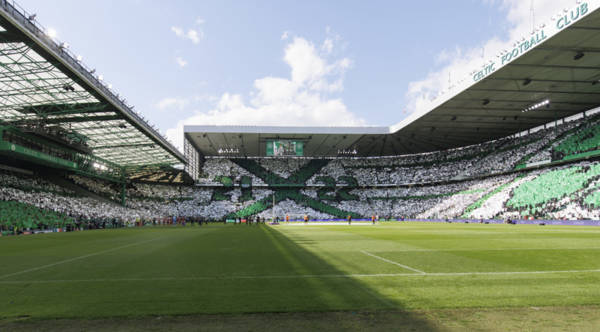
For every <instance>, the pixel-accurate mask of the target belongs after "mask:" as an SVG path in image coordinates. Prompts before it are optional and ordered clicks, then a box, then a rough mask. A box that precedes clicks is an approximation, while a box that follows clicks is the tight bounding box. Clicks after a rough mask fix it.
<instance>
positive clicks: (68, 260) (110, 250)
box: [0, 237, 160, 279]
mask: <svg viewBox="0 0 600 332" xmlns="http://www.w3.org/2000/svg"><path fill="white" fill-rule="evenodd" d="M158 239H160V237H158V238H154V239H151V240H145V241H140V242H134V243H130V244H126V245H124V246H120V247H116V248H111V249H107V250H103V251H98V252H95V253H92V254H87V255H83V256H77V257H73V258H69V259H65V260H62V261H59V262H55V263H51V264H46V265H42V266H38V267H34V268H31V269H27V270H23V271H19V272H13V273H9V274H5V275H3V276H0V279H4V278H8V277H12V276H16V275H19V274H23V273H28V272H33V271H38V270H42V269H46V268H49V267H53V266H56V265H60V264H65V263H69V262H73V261H76V260H80V259H84V258H88V257H93V256H98V255H102V254H106V253H108V252H112V251H117V250H120V249H124V248H128V247H132V246H136V245H139V244H144V243H148V242H152V241H156V240H158Z"/></svg>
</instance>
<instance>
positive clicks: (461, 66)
mask: <svg viewBox="0 0 600 332" xmlns="http://www.w3.org/2000/svg"><path fill="white" fill-rule="evenodd" d="M484 2H487V3H490V4H494V3H498V4H499V5H500V7H501V8H502V9H503V10H505V11H506V20H507V21H508V23H509V24H510V27H509V30H508V35H507V37H508V38H507V39H500V38H498V37H497V36H494V37H492V38H491V39H489V40H488V41H486V42H485V43H483V44H480V45H477V46H474V47H472V48H467V49H465V48H462V47H458V46H457V47H455V48H454V49H453V50H442V51H441V52H440V53H439V54H438V55H437V57H436V59H435V61H436V65H437V66H441V68H437V69H435V70H432V71H431V72H430V73H429V74H428V75H427V77H425V78H424V79H422V80H419V81H414V82H411V83H409V86H408V90H407V92H406V96H407V101H408V105H407V109H406V112H407V113H412V112H414V111H421V110H424V109H426V108H427V107H429V104H430V102H431V100H432V99H434V98H435V97H436V96H437V95H438V94H439V93H440V92H442V91H447V90H449V88H450V86H451V85H453V84H456V83H457V82H458V81H459V80H462V79H468V78H469V77H470V76H471V75H470V72H471V71H472V70H473V69H475V68H480V67H481V66H482V65H483V64H484V61H485V60H490V59H491V58H492V56H494V55H496V54H498V53H499V52H500V51H502V50H504V49H507V48H510V47H511V45H512V43H513V42H514V41H515V40H516V39H517V38H520V37H522V36H527V35H528V34H529V33H530V32H531V30H532V27H537V26H539V25H540V24H541V23H544V22H548V21H550V18H551V16H552V15H555V14H556V13H558V11H559V10H560V9H562V8H563V7H564V6H565V1H564V0H536V1H535V2H534V13H535V16H534V17H535V20H532V16H531V2H530V1H523V0H496V1H494V0H484ZM572 5H575V1H573V2H572ZM482 55H483V57H482Z"/></svg>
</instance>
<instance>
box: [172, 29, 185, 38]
mask: <svg viewBox="0 0 600 332" xmlns="http://www.w3.org/2000/svg"><path fill="white" fill-rule="evenodd" d="M171 31H173V32H174V33H175V35H176V36H177V37H183V29H182V28H180V27H171Z"/></svg>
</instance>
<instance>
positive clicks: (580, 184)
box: [0, 116, 600, 225]
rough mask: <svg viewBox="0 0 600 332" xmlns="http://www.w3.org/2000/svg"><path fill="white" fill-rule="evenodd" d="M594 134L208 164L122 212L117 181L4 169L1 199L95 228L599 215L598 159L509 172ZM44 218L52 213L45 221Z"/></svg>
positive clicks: (144, 193)
mask: <svg viewBox="0 0 600 332" xmlns="http://www.w3.org/2000/svg"><path fill="white" fill-rule="evenodd" d="M598 126H600V118H599V117H598V116H595V117H593V118H588V119H579V120H576V121H571V122H567V123H564V124H561V125H560V126H558V127H556V128H554V127H552V128H546V129H542V130H538V131H536V132H534V133H531V134H529V135H522V136H515V137H510V138H504V139H500V140H496V141H492V142H486V143H483V144H479V145H474V146H468V147H463V148H459V149H452V150H447V151H439V152H433V153H423V154H416V155H405V156H393V157H377V158H355V157H344V158H329V159H310V158H297V157H289V158H248V159H243V160H241V159H238V160H231V159H227V158H207V159H206V161H205V162H204V165H203V168H202V177H201V179H200V181H199V182H198V183H196V184H195V185H166V184H150V183H127V185H126V197H127V200H126V205H125V206H122V205H120V204H119V203H120V202H121V199H120V198H121V185H119V184H114V183H111V182H108V181H104V180H100V179H96V178H89V177H84V176H81V175H68V176H67V179H68V180H69V181H71V182H72V183H73V184H74V185H75V186H78V187H80V188H83V189H84V190H86V191H88V192H90V193H93V194H96V195H98V196H102V197H103V198H105V199H104V200H100V199H94V198H91V197H86V195H81V194H80V193H77V194H76V193H75V192H74V191H73V190H71V189H67V188H64V187H62V186H60V185H57V184H54V183H52V182H49V181H47V180H44V179H43V177H41V176H34V175H26V174H21V173H14V172H9V171H0V201H4V202H18V203H19V204H21V203H22V204H26V205H27V206H32V207H35V209H38V210H39V211H42V212H39V213H38V212H36V213H37V214H35V216H38V218H40V220H55V219H56V218H54V217H52V216H56V215H58V216H65V218H70V219H69V220H73V222H74V223H82V222H83V223H88V224H89V223H93V224H95V225H97V224H98V223H103V224H106V223H109V224H112V225H114V224H120V225H122V224H127V223H137V222H139V221H140V220H142V221H143V220H150V221H156V220H163V219H166V218H173V217H185V218H205V219H206V220H222V219H224V218H231V217H245V216H250V215H252V216H260V217H261V218H267V219H268V218H271V217H272V216H274V215H275V216H277V217H279V218H284V217H285V216H289V217H291V218H292V219H300V218H302V217H303V216H304V215H309V216H310V217H311V218H314V219H330V218H340V217H344V214H352V215H360V216H371V215H378V216H382V217H390V218H391V217H394V218H401V217H404V218H424V219H429V218H436V219H437V218H461V217H462V218H474V219H487V218H500V219H516V218H525V217H527V218H530V217H533V218H557V219H564V218H568V219H586V218H588V219H590V218H592V219H594V218H595V219H600V214H599V211H600V194H598V192H599V191H600V166H599V165H600V164H599V163H598V162H579V163H577V164H570V165H562V166H556V167H553V168H548V169H541V170H533V171H527V172H526V173H521V174H518V173H507V172H508V171H511V170H514V169H515V168H518V166H519V165H523V164H525V163H535V162H539V161H549V159H550V158H551V157H552V155H553V153H554V152H555V151H556V150H561V151H566V152H569V153H571V152H572V153H580V152H585V151H589V150H590V149H592V150H593V149H596V148H597V146H598V141H599V138H598V136H599V135H600V130H598V129H597V127H598ZM248 179H249V181H248ZM286 181H288V182H289V183H287V182H286ZM286 185H289V188H287V189H285V187H286ZM282 187H283V188H284V189H280V188H282ZM290 188H291V189H290ZM92 196H93V195H92ZM273 199H276V200H277V204H276V206H275V207H274V208H273V207H272V202H273ZM15 204H16V203H15ZM15 204H13V203H10V204H8V205H5V207H6V209H9V208H10V209H9V210H10V211H11V212H10V213H11V218H12V219H14V218H15V213H14V211H16V210H18V208H15V206H22V205H18V204H17V205H15ZM23 206H24V205H23ZM15 209H16V210H15ZM9 210H6V211H9ZM38 210H36V211H38ZM43 211H46V212H47V213H49V214H48V216H51V217H48V218H46V217H44V216H45V214H44V213H46V212H43ZM240 211H241V212H240ZM7 213H8V212H7ZM26 216H31V214H27V215H26ZM0 217H2V216H0ZM53 218H54V219H53ZM12 219H11V220H12ZM65 220H66V219H65ZM2 222H3V220H1V219H0V225H3V224H2Z"/></svg>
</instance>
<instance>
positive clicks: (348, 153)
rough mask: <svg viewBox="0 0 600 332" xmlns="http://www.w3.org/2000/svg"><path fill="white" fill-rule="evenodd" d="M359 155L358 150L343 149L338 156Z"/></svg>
mask: <svg viewBox="0 0 600 332" xmlns="http://www.w3.org/2000/svg"><path fill="white" fill-rule="evenodd" d="M357 154H358V150H357V149H343V150H338V155H344V156H355V155H357Z"/></svg>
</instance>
